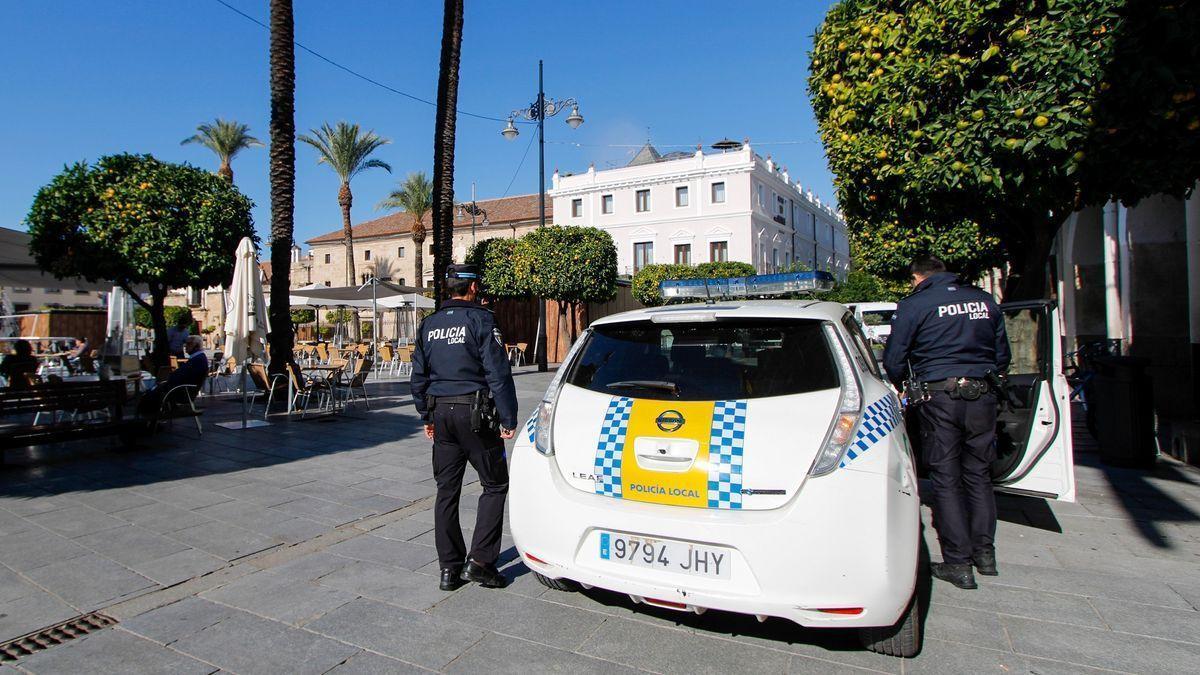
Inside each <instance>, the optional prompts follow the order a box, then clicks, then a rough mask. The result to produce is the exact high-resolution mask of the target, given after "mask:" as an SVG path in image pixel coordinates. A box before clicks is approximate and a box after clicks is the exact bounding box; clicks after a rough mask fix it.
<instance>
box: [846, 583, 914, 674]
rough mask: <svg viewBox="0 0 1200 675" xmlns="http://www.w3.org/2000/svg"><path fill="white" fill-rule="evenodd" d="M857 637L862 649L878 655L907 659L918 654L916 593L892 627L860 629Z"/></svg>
mask: <svg viewBox="0 0 1200 675" xmlns="http://www.w3.org/2000/svg"><path fill="white" fill-rule="evenodd" d="M858 636H859V639H860V640H862V644H863V646H864V647H866V648H867V649H869V650H871V651H873V652H876V653H879V654H887V655H888V656H903V657H905V658H908V657H911V656H916V655H917V654H918V653H920V651H921V603H920V601H919V600H918V599H917V594H916V592H915V591H914V592H913V597H912V600H910V601H909V602H908V609H906V610H904V614H903V615H901V616H900V620H899V621H897V622H896V624H895V625H894V626H881V627H873V628H860V629H859V631H858Z"/></svg>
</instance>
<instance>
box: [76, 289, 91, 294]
mask: <svg viewBox="0 0 1200 675" xmlns="http://www.w3.org/2000/svg"><path fill="white" fill-rule="evenodd" d="M90 292H91V291H80V290H76V291H75V295H87V294H88V293H90Z"/></svg>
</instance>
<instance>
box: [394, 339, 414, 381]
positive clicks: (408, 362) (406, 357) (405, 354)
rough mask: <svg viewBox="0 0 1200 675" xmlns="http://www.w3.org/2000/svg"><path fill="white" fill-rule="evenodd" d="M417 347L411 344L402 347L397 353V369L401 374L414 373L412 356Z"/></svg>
mask: <svg viewBox="0 0 1200 675" xmlns="http://www.w3.org/2000/svg"><path fill="white" fill-rule="evenodd" d="M414 349H415V348H414V347H411V346H407V347H401V348H400V349H399V350H398V351H397V353H396V360H397V361H398V363H397V364H396V368H397V370H398V371H399V372H400V374H401V375H405V374H409V375H411V374H412V356H413V350H414Z"/></svg>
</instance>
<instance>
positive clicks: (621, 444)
mask: <svg viewBox="0 0 1200 675" xmlns="http://www.w3.org/2000/svg"><path fill="white" fill-rule="evenodd" d="M632 410H633V399H631V398H627V397H624V396H619V397H614V398H613V399H612V400H611V401H609V402H608V410H607V411H605V413H604V423H603V424H602V425H601V427H600V438H599V440H598V441H597V443H596V465H595V474H596V494H598V495H605V496H607V497H617V498H620V497H621V453H622V452H623V451H624V449H625V434H626V433H627V432H628V431H629V413H630V411H632Z"/></svg>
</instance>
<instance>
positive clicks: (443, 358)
mask: <svg viewBox="0 0 1200 675" xmlns="http://www.w3.org/2000/svg"><path fill="white" fill-rule="evenodd" d="M446 288H447V290H448V292H449V294H450V299H449V300H447V301H445V302H443V303H442V307H441V309H440V310H438V311H437V312H435V313H434V314H431V315H430V316H428V317H426V318H425V320H424V321H422V322H421V327H420V329H419V330H418V331H417V339H416V349H415V350H414V351H413V357H412V378H411V380H410V383H411V385H412V394H413V400H414V403H415V404H416V408H417V412H419V413H420V414H421V419H422V420H424V421H425V435H426V436H427V437H429V438H431V439H433V474H434V477H435V478H436V480H437V503H436V506H435V509H434V521H433V522H434V540H435V542H436V543H437V551H438V561H439V563H440V565H441V568H442V574H441V582H440V588H441V589H442V590H447V591H451V590H454V589H456V588H458V587H459V586H461V585H462V582H463V577H464V576H465V577H466V579H469V580H471V581H475V582H478V583H479V584H480V585H482V586H486V587H488V588H500V587H503V586H504V585H505V583H506V582H505V579H504V577H503V576H501V574H500V572H499V571H497V570H496V558H497V557H499V555H500V529H501V525H502V523H503V520H504V501H505V498H506V497H507V496H508V464H506V463H505V458H504V440H503V439H509V438H512V437H513V432H514V430H515V429H516V427H517V393H516V387H515V386H514V384H513V379H512V369H511V367H510V366H509V363H508V353H507V352H506V351H505V349H504V340H503V338H502V337H501V335H500V330H499V329H498V328H496V319H495V317H494V316H492V313H491V311H489V310H487V309H485V308H483V307H481V306H480V305H478V304H477V303H476V302H475V298H476V296H477V295H478V293H479V273H478V272H477V271H476V269H475V268H474V267H473V266H470V265H451V267H450V270H449V271H448V272H447V274H446ZM467 462H470V463H471V466H472V467H474V468H475V472H476V473H478V474H479V483H480V484H481V485H482V486H483V494H481V495H479V515H478V517H477V518H476V521H475V534H474V536H473V537H472V541H471V552H470V556H469V557H468V556H467V551H466V544H465V543H464V542H463V534H462V527H461V526H460V525H459V522H458V502H459V497H460V495H461V494H462V481H463V473H464V472H465V471H466V467H467ZM464 563H465V564H466V569H465V571H464V569H463V565H464Z"/></svg>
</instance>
